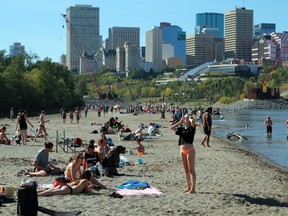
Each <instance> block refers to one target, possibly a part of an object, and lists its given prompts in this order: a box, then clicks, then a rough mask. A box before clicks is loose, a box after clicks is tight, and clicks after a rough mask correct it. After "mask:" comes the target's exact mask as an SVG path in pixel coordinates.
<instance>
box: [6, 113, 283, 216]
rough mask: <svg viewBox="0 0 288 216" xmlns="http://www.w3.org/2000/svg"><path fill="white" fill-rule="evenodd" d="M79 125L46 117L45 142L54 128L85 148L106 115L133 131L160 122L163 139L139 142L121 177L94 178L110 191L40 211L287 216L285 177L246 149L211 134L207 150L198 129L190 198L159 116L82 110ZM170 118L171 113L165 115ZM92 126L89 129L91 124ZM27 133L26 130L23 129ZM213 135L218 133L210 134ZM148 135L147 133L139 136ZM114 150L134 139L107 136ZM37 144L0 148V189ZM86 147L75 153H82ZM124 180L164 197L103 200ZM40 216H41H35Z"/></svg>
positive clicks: (59, 156)
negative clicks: (194, 180)
mask: <svg viewBox="0 0 288 216" xmlns="http://www.w3.org/2000/svg"><path fill="white" fill-rule="evenodd" d="M82 116H83V117H82V118H81V120H80V123H79V124H76V123H74V124H71V123H70V122H69V119H67V122H66V124H64V123H63V122H62V119H61V117H60V115H47V116H46V119H47V120H50V121H49V122H48V123H47V124H46V128H47V131H48V134H49V136H48V141H52V142H53V143H54V144H55V141H56V130H58V132H59V135H60V136H61V137H62V136H63V130H65V135H66V137H80V138H82V139H83V141H84V142H86V143H88V142H89V140H90V139H95V140H97V139H99V137H100V136H99V134H91V133H90V132H92V131H93V130H95V129H96V130H98V131H99V128H100V126H99V125H98V123H103V122H105V121H108V119H109V118H110V117H111V116H114V117H116V116H117V117H118V118H119V120H120V121H122V122H123V123H124V124H125V126H127V127H129V128H130V129H131V130H135V129H136V128H137V126H138V124H139V123H144V124H146V125H148V124H149V123H150V122H156V123H159V124H161V125H162V126H163V127H162V128H161V133H162V134H163V136H161V137H155V138H154V139H150V140H144V141H143V142H142V144H143V145H144V146H145V150H146V154H145V155H143V156H142V157H141V158H142V160H143V164H142V165H139V164H138V163H137V161H138V158H139V156H138V155H137V154H136V152H135V151H134V154H132V155H130V154H125V155H123V156H125V157H126V158H127V159H128V160H129V161H130V163H131V165H129V166H124V167H123V168H119V169H118V171H119V173H124V174H125V175H124V176H115V177H101V178H99V179H98V180H99V181H100V182H101V183H103V184H104V185H106V186H107V187H108V188H109V189H108V190H100V191H96V190H94V191H93V193H91V194H80V195H65V196H51V197H39V198H38V201H39V205H40V206H43V207H46V208H49V209H53V210H57V211H75V210H78V211H81V212H82V213H81V215H209V216H210V215H215V216H216V215H217V216H219V215H287V214H288V213H287V212H288V187H287V181H288V172H287V171H286V170H284V169H281V168H279V167H277V166H274V165H273V164H271V163H269V162H268V161H266V160H264V159H262V158H261V157H260V156H257V155H255V154H253V153H251V152H249V151H247V150H244V149H241V148H239V147H237V146H235V145H233V144H230V143H229V142H227V141H226V140H224V139H220V138H217V137H215V136H212V138H211V142H210V143H211V145H212V148H205V147H203V146H201V145H200V142H201V140H202V139H203V136H204V135H203V132H202V128H199V127H197V130H196V136H195V140H194V145H195V148H196V172H197V185H196V191H197V193H196V194H186V193H182V190H184V189H185V186H186V184H185V179H184V173H183V168H182V164H181V161H180V157H179V147H178V142H177V141H178V136H176V135H175V134H174V132H173V131H171V130H170V124H171V123H169V122H165V120H164V119H160V114H140V115H138V116H133V115H132V114H120V113H115V112H114V114H111V113H110V112H109V114H108V115H106V116H103V115H102V116H101V117H98V116H97V113H96V112H92V111H90V112H88V117H86V118H85V117H84V114H83V113H82ZM166 117H167V118H169V119H168V120H170V114H168V113H166ZM29 120H30V122H31V123H32V124H34V125H37V122H38V117H30V118H29ZM95 122H96V123H97V124H96V125H94V124H93V125H91V123H95ZM3 125H6V127H7V133H8V134H9V137H11V136H12V134H13V133H14V130H15V122H12V121H10V120H9V119H1V120H0V126H3ZM30 130H32V128H29V131H30ZM215 130H216V129H215ZM145 132H147V129H146V130H145ZM107 137H110V138H112V140H113V143H114V144H115V145H123V146H125V147H126V149H132V148H135V147H136V142H135V141H120V140H119V139H118V137H117V135H116V134H115V135H107ZM43 142H44V140H43V138H39V139H37V142H34V141H33V140H30V141H29V142H28V144H27V146H20V145H17V146H8V145H0V183H2V184H3V183H10V184H13V185H15V186H16V187H19V185H20V183H21V180H23V179H24V177H23V176H17V173H18V172H19V171H20V170H22V169H24V170H27V169H31V168H32V167H31V165H30V161H31V160H32V159H33V158H34V156H35V154H36V153H37V151H38V150H39V149H41V148H42V147H43ZM83 149H84V148H78V150H83ZM71 154H72V152H71V151H70V152H69V153H65V152H63V151H62V150H61V149H60V150H59V151H58V152H57V153H56V152H52V153H51V154H50V160H53V159H54V160H56V161H57V162H58V164H57V166H59V167H61V168H65V163H67V162H68V158H69V157H70V155H71ZM54 178H55V177H54V176H48V177H33V180H35V181H37V182H38V183H40V184H50V183H52V182H53V180H54ZM127 180H140V181H147V182H148V183H149V184H150V185H151V186H153V187H155V188H157V189H158V190H159V191H161V192H162V193H163V194H162V195H158V196H157V195H143V196H124V197H123V198H122V199H118V198H112V197H110V196H109V194H111V192H112V191H114V190H115V186H117V185H120V184H123V183H124V182H126V181H127ZM16 206H17V203H11V204H5V206H4V207H0V214H1V215H16ZM39 215H44V214H42V213H39Z"/></svg>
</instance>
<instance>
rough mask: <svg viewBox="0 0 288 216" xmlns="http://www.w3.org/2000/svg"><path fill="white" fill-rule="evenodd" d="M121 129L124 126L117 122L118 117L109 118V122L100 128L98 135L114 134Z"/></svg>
mask: <svg viewBox="0 0 288 216" xmlns="http://www.w3.org/2000/svg"><path fill="white" fill-rule="evenodd" d="M122 128H124V125H123V124H122V122H121V121H120V122H119V121H118V117H115V118H114V117H111V118H110V119H109V121H107V122H106V123H104V124H103V125H102V126H101V128H100V133H105V134H115V133H117V132H118V131H119V130H121V129H122Z"/></svg>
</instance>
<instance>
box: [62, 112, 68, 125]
mask: <svg viewBox="0 0 288 216" xmlns="http://www.w3.org/2000/svg"><path fill="white" fill-rule="evenodd" d="M66 116H67V114H66V110H65V109H63V111H62V119H63V123H66Z"/></svg>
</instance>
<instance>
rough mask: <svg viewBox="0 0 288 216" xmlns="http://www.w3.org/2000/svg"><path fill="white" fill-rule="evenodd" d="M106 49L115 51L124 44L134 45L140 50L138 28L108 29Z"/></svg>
mask: <svg viewBox="0 0 288 216" xmlns="http://www.w3.org/2000/svg"><path fill="white" fill-rule="evenodd" d="M108 33H109V38H108V40H109V41H108V44H109V45H108V47H109V49H114V50H116V48H117V47H123V46H124V44H125V42H127V41H128V42H129V43H130V44H131V45H135V46H137V47H138V48H139V49H140V28H138V27H112V28H109V32H108Z"/></svg>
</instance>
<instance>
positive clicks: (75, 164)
mask: <svg viewBox="0 0 288 216" xmlns="http://www.w3.org/2000/svg"><path fill="white" fill-rule="evenodd" d="M83 164H84V155H83V153H78V154H76V155H75V156H74V157H73V158H72V159H71V160H70V163H69V164H68V166H67V168H66V170H65V172H64V174H65V177H66V178H67V179H69V180H70V181H71V182H74V183H75V184H78V183H79V182H80V181H81V178H80V176H81V173H82V171H81V166H83ZM84 172H85V171H84ZM84 172H83V173H84ZM89 181H90V182H91V183H92V184H93V187H94V188H95V189H107V187H106V186H105V185H103V184H101V183H100V182H99V181H97V179H96V178H95V177H94V176H93V175H91V176H90V178H89Z"/></svg>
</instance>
